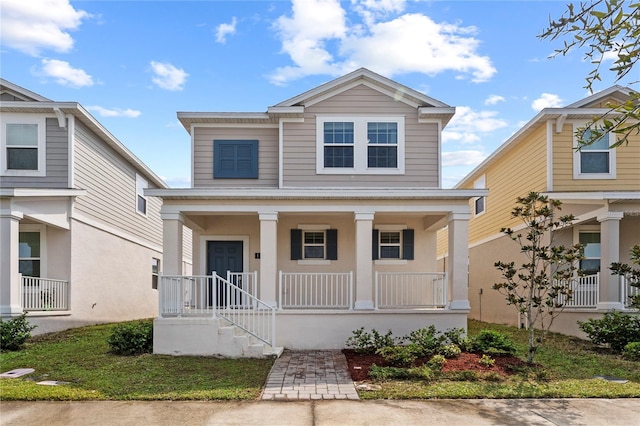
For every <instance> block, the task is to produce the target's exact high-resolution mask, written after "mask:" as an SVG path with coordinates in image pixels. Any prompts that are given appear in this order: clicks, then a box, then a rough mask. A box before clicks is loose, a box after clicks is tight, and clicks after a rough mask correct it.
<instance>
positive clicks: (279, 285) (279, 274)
mask: <svg viewBox="0 0 640 426" xmlns="http://www.w3.org/2000/svg"><path fill="white" fill-rule="evenodd" d="M282 286H283V283H282V271H278V300H276V309H282V295H283V292H282Z"/></svg>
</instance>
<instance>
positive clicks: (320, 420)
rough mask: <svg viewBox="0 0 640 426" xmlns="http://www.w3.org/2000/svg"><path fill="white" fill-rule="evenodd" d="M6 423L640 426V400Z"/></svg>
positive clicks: (199, 406)
mask: <svg viewBox="0 0 640 426" xmlns="http://www.w3.org/2000/svg"><path fill="white" fill-rule="evenodd" d="M0 424H1V425H3V426H5V425H6V426H9V425H21V426H30V425H34V426H35V425H37V426H42V425H47V426H61V425H65V426H66V425H72V426H73V425H83V426H84V425H97V426H101V425H105V426H106V425H109V426H118V425H136V426H146V425H154V426H155V425H158V426H163V425H167V426H168V425H189V426H198V425H243V426H245V425H278V426H280V425H282V426H286V425H348V426H350V425H403V426H404V425H426V424H436V425H437V424H446V425H447V426H453V425H465V426H466V425H563V426H564V425H607V426H617V425H624V426H636V425H638V426H640V399H510V400H487V399H484V400H427V401H395V400H375V401H345V400H342V401H336V400H334V401H295V402H294V401H291V402H285V401H283V402H277V401H246V402H217V401H216V402H190V401H189V402H178V401H153V402H138V401H132V402H131V401H126V402H125V401H123V402H120V401H101V402H23V401H20V402H1V403H0Z"/></svg>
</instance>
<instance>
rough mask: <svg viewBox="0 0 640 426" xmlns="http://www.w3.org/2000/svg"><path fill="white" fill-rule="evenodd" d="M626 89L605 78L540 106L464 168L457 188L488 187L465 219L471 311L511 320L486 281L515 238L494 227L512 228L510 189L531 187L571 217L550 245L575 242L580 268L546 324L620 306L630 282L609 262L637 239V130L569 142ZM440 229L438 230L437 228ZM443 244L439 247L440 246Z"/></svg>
mask: <svg viewBox="0 0 640 426" xmlns="http://www.w3.org/2000/svg"><path fill="white" fill-rule="evenodd" d="M628 93H629V91H628V89H626V88H624V87H620V86H614V87H611V88H609V89H607V90H604V91H602V92H599V93H596V94H594V95H592V96H589V97H587V98H585V99H582V100H580V101H578V102H576V103H573V104H571V105H568V106H566V107H562V108H545V109H543V110H542V111H540V113H538V114H537V115H536V116H535V117H534V118H533V119H532V120H531V121H529V122H528V123H527V124H526V125H525V126H524V127H522V128H521V129H520V130H519V131H518V132H516V133H515V134H514V135H513V136H512V137H511V138H509V139H508V140H507V141H506V142H505V143H504V144H502V146H500V147H499V148H498V149H497V150H496V151H495V152H494V153H493V154H492V155H491V156H489V157H488V158H487V159H486V160H485V161H484V162H483V163H481V164H480V165H479V166H478V167H476V169H475V170H473V171H472V172H471V173H470V174H468V175H467V176H466V177H465V178H464V179H462V181H460V183H459V184H458V185H457V186H456V188H458V189H461V188H487V189H488V190H489V195H488V196H486V197H478V198H475V199H474V200H473V202H472V204H471V206H472V218H471V220H470V222H469V282H470V287H469V298H470V303H471V312H470V317H471V318H475V319H481V320H483V321H489V322H498V323H508V324H519V323H520V319H519V316H518V314H517V312H516V310H515V308H513V307H512V306H507V305H506V300H505V297H504V296H502V295H500V294H499V293H498V292H497V291H495V290H493V289H492V285H493V284H494V283H496V282H500V281H502V280H501V277H500V274H499V272H498V271H497V270H496V269H495V267H494V263H495V262H496V261H498V260H502V261H515V262H516V264H521V263H522V259H521V258H519V257H518V252H519V249H520V248H519V246H518V245H517V244H516V243H515V242H513V241H511V240H510V239H509V238H508V237H506V236H505V235H503V234H501V233H500V229H501V228H502V227H511V228H514V229H521V228H522V223H521V222H519V220H518V219H514V218H512V217H511V211H512V209H513V207H515V202H516V198H517V197H520V196H526V195H527V194H528V193H529V192H530V191H536V192H540V193H543V194H545V195H548V196H549V197H550V198H552V199H557V200H560V201H562V203H563V204H562V210H561V212H560V213H561V214H569V213H572V214H574V215H575V217H576V218H577V220H576V221H575V223H574V225H573V226H572V227H570V228H566V229H563V230H560V231H556V232H555V235H554V244H563V245H565V246H566V245H573V244H578V243H580V244H583V245H584V255H585V259H584V260H582V261H580V264H579V265H578V266H579V267H580V269H581V270H582V271H583V273H584V276H583V277H576V279H575V281H574V282H573V283H572V287H573V292H574V293H573V299H572V300H571V301H570V302H568V303H567V306H566V308H565V310H564V312H563V313H562V314H561V315H560V316H559V317H558V318H557V319H556V320H555V322H554V326H553V330H556V331H560V332H564V333H569V334H575V335H580V332H579V329H578V327H577V324H576V321H578V320H580V321H584V320H586V319H588V318H594V317H598V316H600V315H601V314H602V313H603V312H606V311H608V310H611V309H616V310H623V309H625V305H626V303H627V302H628V295H629V294H630V293H631V292H633V291H636V290H634V289H633V287H630V286H629V285H628V283H625V282H624V281H622V280H620V278H619V277H618V276H615V275H611V273H610V271H609V268H608V267H609V265H610V264H611V263H612V262H619V261H621V262H629V251H630V249H631V247H632V246H633V245H634V244H640V137H638V135H632V137H631V138H630V142H629V143H628V144H623V145H622V146H620V147H618V148H613V149H609V146H611V144H613V143H614V142H615V141H616V139H615V137H616V136H615V135H614V134H609V135H606V136H605V137H603V138H602V139H601V140H599V141H596V142H595V143H594V144H593V145H591V146H587V147H584V148H582V149H581V150H576V147H577V146H578V145H577V140H576V132H577V131H578V129H580V128H582V127H584V126H585V125H586V124H587V123H588V122H589V121H590V120H593V119H594V118H598V117H604V116H605V115H609V116H610V115H611V109H610V108H609V107H607V103H608V102H611V101H613V102H616V103H621V102H625V101H626V100H628V99H629V97H628ZM442 234H443V237H444V236H445V235H446V232H443V233H442ZM445 251H446V248H445V247H444V246H443V247H441V248H439V252H440V254H441V255H442V253H443V252H445Z"/></svg>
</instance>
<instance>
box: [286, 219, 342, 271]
mask: <svg viewBox="0 0 640 426" xmlns="http://www.w3.org/2000/svg"><path fill="white" fill-rule="evenodd" d="M337 259H338V230H337V229H330V228H329V226H328V225H299V226H298V229H292V230H291V260H297V261H299V262H301V263H305V262H307V263H314V262H315V263H317V262H326V263H328V261H331V260H337Z"/></svg>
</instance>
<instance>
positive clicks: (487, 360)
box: [478, 354, 496, 367]
mask: <svg viewBox="0 0 640 426" xmlns="http://www.w3.org/2000/svg"><path fill="white" fill-rule="evenodd" d="M478 363H479V364H480V365H483V366H485V367H493V364H495V363H496V360H495V359H493V358H491V357H490V356H489V355H487V354H483V355H482V357H481V358H480V359H479V360H478Z"/></svg>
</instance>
